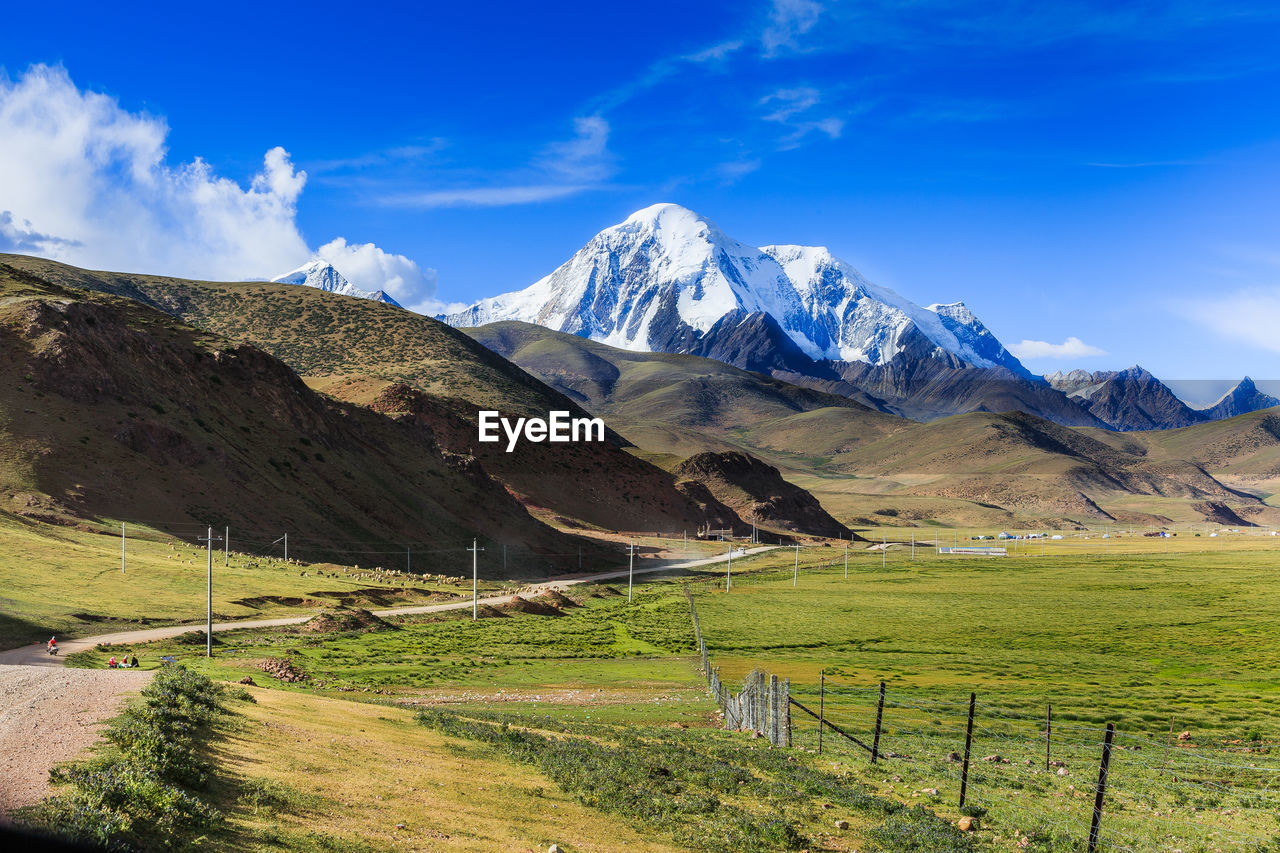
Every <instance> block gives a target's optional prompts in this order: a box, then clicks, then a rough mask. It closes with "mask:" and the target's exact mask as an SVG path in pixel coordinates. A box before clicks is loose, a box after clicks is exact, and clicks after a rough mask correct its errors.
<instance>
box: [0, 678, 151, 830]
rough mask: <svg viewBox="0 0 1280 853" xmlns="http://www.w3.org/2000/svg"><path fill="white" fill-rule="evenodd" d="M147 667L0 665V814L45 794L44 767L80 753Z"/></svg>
mask: <svg viewBox="0 0 1280 853" xmlns="http://www.w3.org/2000/svg"><path fill="white" fill-rule="evenodd" d="M151 675H152V673H150V672H141V671H139V672H129V671H127V670H125V671H117V670H100V669H98V670H91V669H50V668H47V667H45V668H41V667H29V666H6V665H0V819H4V818H5V817H6V816H8V814H9V812H10V811H12V810H13V809H15V808H17V807H19V806H26V805H31V804H32V803H36V802H39V801H40V800H41V799H43V798H44V797H45V796H46V795H47V794H48V793H49V781H48V780H49V770H50V769H51V768H52V767H53V766H54V765H55V764H57V763H59V762H61V761H69V760H70V759H72V758H75V757H76V756H78V755H80V754H81V753H82V752H84V751H85V750H86V749H87V748H88V747H89V746H90V745H92V744H93V742H94V741H95V740H96V739H97V737H98V733H99V731H100V730H101V728H102V725H101V721H102V720H105V719H108V718H110V717H112V716H114V715H115V714H116V712H117V711H118V710H119V709H120V707H121V706H122V705H123V704H124V702H125V700H126V699H127V698H128V696H129V695H130V694H132V693H136V692H137V691H139V690H141V689H142V688H143V687H144V686H146V684H147V682H148V681H150V680H151Z"/></svg>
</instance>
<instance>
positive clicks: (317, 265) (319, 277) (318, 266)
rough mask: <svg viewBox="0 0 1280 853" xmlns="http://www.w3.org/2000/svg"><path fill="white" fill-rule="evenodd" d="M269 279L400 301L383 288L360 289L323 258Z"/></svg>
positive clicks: (381, 300) (348, 294) (359, 295)
mask: <svg viewBox="0 0 1280 853" xmlns="http://www.w3.org/2000/svg"><path fill="white" fill-rule="evenodd" d="M271 280H272V281H274V282H278V283H280V284H301V285H305V286H307V287H314V288H317V289H318V290H325V291H328V292H329V293H341V294H343V295H345V296H356V297H359V298H361V299H372V300H373V301H375V302H386V303H387V304H389V305H395V306H396V307H400V303H399V302H396V301H395V300H394V299H392V298H391V296H390V295H388V294H387V292H386V291H385V290H361V289H360V288H358V287H356V286H355V285H354V284H352V283H351V282H350V281H348V280H347V279H346V277H345V276H343V274H342V273H340V272H338V270H337V269H336V268H335V267H334V266H333V264H331V263H329V262H328V261H326V260H324V259H323V258H315V259H314V260H310V261H307V262H306V263H305V264H303V265H302V266H300V267H298V268H297V269H295V270H290V271H289V272H287V273H285V274H284V275H278V276H276V277H275V278H273V279H271Z"/></svg>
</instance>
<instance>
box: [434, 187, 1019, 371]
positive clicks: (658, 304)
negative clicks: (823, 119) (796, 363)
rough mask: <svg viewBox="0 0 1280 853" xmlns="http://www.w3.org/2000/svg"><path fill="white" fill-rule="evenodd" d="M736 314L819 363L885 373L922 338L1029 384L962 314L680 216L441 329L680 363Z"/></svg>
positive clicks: (603, 236)
mask: <svg viewBox="0 0 1280 853" xmlns="http://www.w3.org/2000/svg"><path fill="white" fill-rule="evenodd" d="M731 314H732V315H735V316H746V317H750V316H751V315H758V314H767V315H768V316H769V317H771V318H772V319H773V320H774V321H776V322H777V324H778V325H779V326H780V327H781V329H782V330H783V332H784V333H785V334H786V336H787V337H788V338H790V340H791V341H793V342H794V343H795V345H796V346H797V347H798V348H799V349H800V350H801V351H803V352H804V353H805V354H806V355H807V356H809V357H810V358H812V359H814V360H819V361H821V360H829V361H841V362H863V363H867V364H871V365H883V364H887V363H888V362H890V361H891V360H892V359H893V358H894V357H895V356H896V355H897V354H898V353H899V352H901V351H902V350H903V348H904V346H905V344H906V341H905V340H904V339H906V338H907V337H908V336H909V335H910V334H911V333H912V332H913V331H915V332H918V333H919V334H920V335H922V336H924V338H926V339H927V340H928V341H929V342H930V343H931V344H932V346H933V347H934V351H935V353H936V354H938V355H943V354H946V353H950V354H952V355H954V356H956V357H958V358H959V359H961V360H963V361H965V362H967V363H969V364H971V365H973V366H975V367H1004V368H1008V369H1010V370H1012V371H1013V372H1014V373H1016V374H1019V375H1022V376H1029V374H1028V373H1027V371H1026V369H1025V368H1024V367H1023V366H1022V364H1021V363H1020V362H1019V361H1018V360H1017V359H1016V358H1015V357H1014V356H1013V355H1012V354H1010V353H1009V352H1008V351H1007V350H1006V349H1005V348H1004V347H1003V346H1002V345H1001V344H1000V342H999V341H998V340H996V338H995V336H994V335H992V334H991V332H990V331H988V330H987V329H986V327H985V326H983V325H982V323H981V321H979V320H978V318H977V317H976V316H975V315H974V314H973V312H972V311H970V310H969V309H968V308H967V307H965V305H964V304H963V303H960V302H956V303H951V304H946V305H931V306H929V307H927V308H924V307H921V306H919V305H916V304H914V303H913V302H911V301H910V300H908V299H906V298H905V297H903V296H901V295H899V294H898V293H895V292H894V291H892V290H890V289H889V288H886V287H881V286H879V285H876V284H874V283H872V282H870V281H868V280H867V279H866V278H864V277H863V276H862V275H861V274H860V273H859V272H858V271H857V270H856V269H854V268H853V267H852V266H850V265H849V264H847V263H845V262H844V261H842V260H840V259H839V258H836V257H834V256H833V255H832V254H831V253H830V252H829V251H828V250H827V249H826V248H824V247H816V246H791V245H771V246H763V247H759V248H756V247H752V246H747V245H745V244H743V243H741V242H739V241H737V240H735V239H733V238H732V237H730V236H729V235H727V234H725V233H724V232H723V231H722V230H721V229H720V228H719V227H717V226H716V225H715V223H713V222H712V221H711V220H709V219H707V218H705V217H701V216H699V215H698V214H696V213H694V212H693V211H691V210H688V209H686V208H684V207H681V206H679V205H676V204H656V205H652V206H650V207H646V208H644V209H642V210H639V211H636V212H635V213H633V214H632V215H631V216H629V217H627V219H626V220H625V221H624V222H622V223H620V224H618V225H615V226H612V227H610V228H606V229H605V230H603V231H601V232H600V233H599V234H597V235H596V236H595V237H593V238H592V239H591V240H590V241H589V242H588V243H587V244H586V245H585V246H583V247H582V248H581V249H579V250H578V251H577V252H576V253H575V254H574V255H573V257H571V258H570V259H569V260H568V261H566V262H565V263H564V264H563V265H561V266H560V267H559V268H558V269H556V270H555V271H554V272H552V273H551V274H550V275H548V276H546V277H544V278H542V279H539V280H538V281H537V282H535V283H534V284H532V285H530V286H529V287H527V288H525V289H524V290H520V291H515V292H512V293H505V294H502V295H499V296H494V297H490V298H488V299H482V300H480V301H479V302H477V303H475V304H474V305H472V306H471V307H469V308H467V309H465V310H463V311H460V312H457V313H454V314H449V315H447V316H446V317H445V318H444V319H445V320H446V322H448V323H450V324H452V325H454V326H480V325H484V324H486V323H492V322H497V321H500V320H521V321H524V322H529V323H536V324H538V325H542V326H547V327H549V328H552V329H555V330H557V331H562V332H569V333H571V334H576V335H579V336H582V337H587V338H590V339H592V340H597V341H601V342H603V343H606V344H609V345H611V346H615V347H619V348H622V349H629V350H636V351H660V352H683V351H688V349H689V341H690V340H691V338H692V339H697V338H699V337H701V336H703V335H705V334H707V333H708V332H710V331H711V330H712V328H713V327H715V326H716V325H717V323H718V322H720V321H721V320H722V319H723V318H725V317H726V316H727V315H731Z"/></svg>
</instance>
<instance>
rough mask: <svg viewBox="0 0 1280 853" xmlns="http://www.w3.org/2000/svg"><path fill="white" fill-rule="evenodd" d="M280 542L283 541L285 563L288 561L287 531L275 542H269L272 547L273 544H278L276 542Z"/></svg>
mask: <svg viewBox="0 0 1280 853" xmlns="http://www.w3.org/2000/svg"><path fill="white" fill-rule="evenodd" d="M281 542H283V543H284V561H285V562H286V563H287V562H289V534H288V533H286V534H285V535H283V536H281V537H280V538H279V539H277V540H276V541H275V542H272V543H271V545H272V547H274V546H276V545H278V544H279V543H281Z"/></svg>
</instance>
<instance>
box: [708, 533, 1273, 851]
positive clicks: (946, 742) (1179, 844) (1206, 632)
mask: <svg viewBox="0 0 1280 853" xmlns="http://www.w3.org/2000/svg"><path fill="white" fill-rule="evenodd" d="M1243 540H1244V537H1243V536H1241V537H1240V538H1238V539H1236V540H1235V541H1234V542H1229V545H1228V546H1225V547H1229V550H1224V551H1222V552H1212V551H1205V552H1203V553H1179V552H1170V553H1167V554H1166V553H1161V552H1155V553H1150V552H1149V553H1145V554H1140V553H1126V554H1123V556H1120V555H1118V554H1117V555H1103V554H1100V553H1099V554H1083V553H1076V554H1074V555H1073V554H1071V553H1070V552H1067V551H1066V550H1065V549H1066V548H1067V547H1068V545H1067V544H1066V543H1065V542H1064V543H1053V544H1057V545H1058V546H1059V551H1058V553H1057V554H1050V555H1049V556H1046V557H1039V556H1038V555H1037V556H1034V557H1032V556H1027V557H1022V558H1017V557H1010V558H1006V559H980V558H979V559H968V560H966V559H960V558H955V559H947V558H941V559H938V558H934V559H918V560H916V561H911V560H910V559H909V558H908V555H907V552H905V551H899V552H896V553H894V552H891V553H890V554H889V555H888V557H887V559H886V560H885V563H886V565H884V566H883V567H882V566H881V558H880V556H879V555H876V556H874V557H871V556H869V555H867V554H866V553H865V552H863V553H859V554H858V555H857V558H856V559H855V560H854V562H853V564H852V565H851V571H850V576H849V578H848V579H847V580H846V579H845V577H844V573H843V565H842V561H839V560H838V561H836V564H835V565H834V566H831V567H829V568H825V569H810V570H805V571H802V572H801V573H800V577H799V580H798V582H796V581H795V580H794V578H793V576H792V575H791V574H789V573H787V572H785V571H783V572H774V573H772V574H771V575H770V574H764V575H759V576H755V577H751V576H747V577H743V578H741V579H740V580H739V581H738V582H737V583H736V584H735V585H734V588H733V590H732V591H731V592H730V593H729V594H727V595H726V594H725V593H723V592H722V591H721V584H720V582H719V580H718V579H717V580H716V581H715V582H714V584H713V585H710V586H707V587H706V589H705V591H704V592H703V593H702V594H701V595H699V596H698V597H697V604H698V611H699V615H700V617H701V623H702V630H703V636H704V638H705V639H706V641H707V644H708V646H709V648H710V652H711V657H712V660H713V662H714V664H715V665H718V666H719V667H720V668H721V673H722V675H723V676H724V678H725V679H726V680H727V681H729V682H730V683H733V682H735V681H737V680H739V679H740V678H741V677H742V676H744V675H745V674H746V673H747V672H749V671H750V670H752V669H754V668H757V667H759V668H762V669H767V670H768V671H770V672H772V673H775V674H777V675H779V676H780V677H786V678H790V679H791V684H792V695H793V697H795V698H797V699H798V700H799V701H801V702H803V703H804V704H805V705H807V706H808V707H810V708H813V709H817V708H818V706H819V703H820V702H821V703H822V704H823V705H824V706H825V708H824V711H825V713H826V714H827V715H829V717H830V718H831V719H832V720H834V721H835V722H836V723H837V724H839V725H841V726H842V727H844V728H846V729H847V730H849V731H850V732H851V733H853V734H854V735H855V736H857V737H860V738H861V739H863V740H864V741H867V742H869V741H870V739H871V737H872V733H873V730H874V719H875V713H876V702H877V690H876V685H877V683H878V682H880V681H884V682H885V684H886V697H887V703H886V708H885V712H884V714H885V717H884V730H883V738H882V740H881V751H882V752H893V753H896V754H897V757H895V758H890V759H889V760H887V761H884V762H883V763H882V764H880V765H879V766H878V767H872V766H871V765H870V764H869V762H868V760H867V758H868V756H867V755H866V754H865V753H864V752H863V751H862V750H861V749H859V748H858V747H856V746H854V745H852V744H850V743H849V742H847V741H844V740H843V739H842V738H840V737H839V736H837V735H834V734H832V733H831V732H829V731H828V732H827V734H826V735H825V737H824V746H825V750H826V754H827V755H829V756H831V758H832V760H834V761H836V762H838V763H839V764H840V766H842V767H845V768H847V769H848V770H849V771H850V773H851V774H852V775H853V777H854V778H857V779H859V780H860V781H863V782H864V783H867V784H869V785H872V786H873V787H874V788H875V789H876V790H877V791H879V792H880V793H882V794H886V795H893V794H897V795H898V796H902V797H905V798H908V799H909V800H910V799H914V800H916V801H922V802H926V803H933V804H934V805H935V806H936V807H938V808H940V809H944V810H945V809H950V810H954V809H955V808H956V806H957V799H958V790H959V765H958V763H956V762H954V761H948V760H947V756H948V754H949V753H952V752H956V751H959V750H962V749H963V744H964V734H965V716H966V712H967V702H968V698H969V694H970V692H971V691H972V692H975V693H976V694H977V696H978V706H977V708H978V710H977V714H976V724H975V743H974V759H975V765H976V766H975V768H974V770H973V771H972V774H971V776H970V790H969V798H968V799H969V802H970V803H976V804H979V805H981V806H982V807H985V808H987V809H989V810H990V814H989V815H987V816H986V820H987V821H988V826H989V827H990V829H991V831H992V833H993V835H1000V836H1002V837H1003V839H1004V840H1009V839H1014V843H1017V839H1019V838H1026V839H1028V841H1027V842H1026V845H1025V846H1027V847H1029V848H1030V849H1042V850H1074V849H1078V848H1079V846H1080V844H1081V842H1082V839H1084V838H1085V837H1086V836H1087V833H1088V824H1089V818H1090V815H1091V803H1092V794H1093V784H1094V781H1095V779H1096V775H1097V765H1098V761H1099V758H1100V754H1101V741H1102V735H1103V729H1104V726H1105V724H1106V723H1108V722H1110V723H1114V724H1115V726H1116V729H1117V731H1118V732H1119V734H1118V736H1117V741H1116V742H1117V744H1118V745H1119V748H1118V750H1117V751H1116V753H1115V755H1116V757H1115V758H1114V760H1113V763H1112V770H1111V781H1110V785H1111V788H1112V791H1111V794H1110V802H1111V809H1112V810H1113V811H1112V813H1110V814H1108V815H1107V818H1108V819H1107V821H1106V823H1105V827H1106V829H1107V831H1108V833H1109V835H1108V836H1107V837H1108V838H1109V840H1110V843H1111V845H1112V848H1108V849H1125V848H1128V849H1143V850H1171V849H1175V848H1176V849H1182V850H1184V851H1188V853H1189V851H1192V850H1205V851H1208V850H1216V849H1272V848H1271V847H1269V846H1267V845H1270V844H1275V843H1280V825H1277V822H1276V820H1275V819H1274V818H1273V814H1274V813H1275V806H1276V805H1277V802H1278V800H1277V797H1276V795H1275V793H1274V789H1275V788H1276V787H1277V786H1278V785H1280V757H1273V756H1272V754H1271V753H1272V750H1273V749H1274V748H1275V747H1276V746H1277V745H1280V681H1278V680H1277V676H1278V675H1280V619H1277V617H1278V616H1280V588H1278V585H1277V579H1276V575H1275V568H1276V565H1277V562H1278V560H1280V555H1278V554H1276V552H1275V550H1267V551H1256V550H1255V551H1249V550H1245V549H1244V547H1245V544H1246V543H1245V542H1244V541H1243ZM1150 541H1151V540H1147V542H1148V543H1150ZM1162 544H1163V543H1162ZM1132 547H1133V548H1137V547H1139V546H1138V545H1136V544H1135V545H1133V546H1132ZM1148 547H1150V546H1149V545H1148ZM793 583H795V586H793ZM824 671H825V675H826V678H827V687H828V689H827V690H825V691H823V695H821V696H820V695H819V683H820V673H823V672H824ZM1050 704H1052V706H1053V718H1054V721H1055V728H1054V733H1055V735H1056V737H1055V739H1054V741H1053V742H1052V744H1051V748H1052V753H1051V757H1052V760H1055V761H1061V762H1063V763H1064V764H1065V767H1064V768H1062V770H1063V773H1062V774H1060V773H1059V772H1058V769H1057V766H1056V765H1055V767H1054V768H1051V769H1046V768H1045V766H1044V764H1045V761H1046V755H1045V748H1046V743H1045V735H1044V729H1045V725H1044V723H1045V716H1046V711H1047V707H1048V706H1049V705H1050ZM793 722H794V724H795V728H796V733H797V736H796V741H795V742H796V743H797V744H798V745H799V746H801V747H803V748H808V749H816V747H817V736H816V723H814V722H813V721H812V720H811V719H809V718H807V717H805V716H804V715H803V714H802V713H800V712H795V714H794V715H793ZM1171 725H1172V727H1173V728H1174V730H1175V732H1176V733H1182V732H1187V733H1188V734H1187V735H1186V736H1185V739H1183V740H1179V739H1177V737H1173V738H1171V737H1170V726H1171ZM1166 753H1168V754H1167V755H1166ZM993 755H999V756H1000V757H1001V758H1004V759H1007V760H1008V763H1004V762H1002V761H994V760H993V761H984V760H982V759H986V758H987V757H988V756H993Z"/></svg>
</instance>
